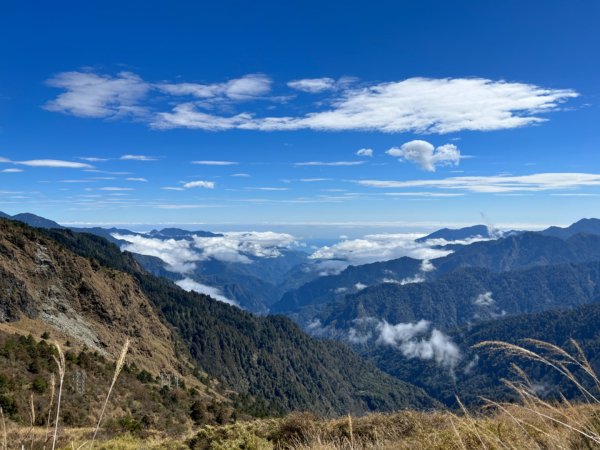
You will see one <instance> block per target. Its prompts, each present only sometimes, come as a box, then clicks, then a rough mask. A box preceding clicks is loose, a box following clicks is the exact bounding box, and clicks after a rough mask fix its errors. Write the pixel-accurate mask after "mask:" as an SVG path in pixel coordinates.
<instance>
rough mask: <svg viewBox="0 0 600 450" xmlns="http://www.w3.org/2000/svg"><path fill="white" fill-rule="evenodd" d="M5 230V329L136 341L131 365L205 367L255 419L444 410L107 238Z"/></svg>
mask: <svg viewBox="0 0 600 450" xmlns="http://www.w3.org/2000/svg"><path fill="white" fill-rule="evenodd" d="M0 227H1V228H0V233H1V238H2V243H3V245H2V247H1V251H0V264H1V265H0V268H2V270H3V271H4V272H3V276H2V277H0V280H1V282H2V283H3V285H4V292H5V296H4V297H3V299H2V303H1V304H2V308H3V310H2V311H4V312H3V316H2V322H3V324H1V326H2V327H3V329H5V330H6V331H9V332H21V333H28V332H32V331H36V333H37V334H39V331H40V330H43V329H44V327H46V328H48V329H49V330H50V331H51V333H52V334H53V335H55V333H62V334H61V336H62V338H63V339H64V340H67V339H71V340H73V341H74V342H76V344H77V345H80V346H82V345H86V346H87V347H89V348H93V349H95V350H96V351H97V352H98V353H99V354H102V352H105V353H106V356H109V355H110V354H112V355H114V352H115V351H116V350H113V351H112V352H108V350H107V349H113V348H115V347H116V348H117V349H118V348H119V345H117V343H121V342H123V341H124V340H125V338H127V337H130V338H131V340H132V345H131V348H132V350H131V353H132V355H133V356H134V359H133V361H134V362H136V363H137V364H138V365H139V366H140V367H143V368H146V369H147V370H148V371H149V372H150V373H151V375H153V376H158V375H159V372H160V371H163V369H169V368H172V369H173V371H175V369H178V370H180V371H181V372H185V373H184V375H185V374H187V375H189V374H190V373H191V372H193V371H194V367H193V365H197V369H199V370H198V371H197V375H198V376H196V377H192V378H195V382H196V383H199V382H200V381H204V378H203V375H202V374H203V373H206V374H208V376H209V377H210V378H212V379H215V380H217V382H218V384H219V383H220V385H221V386H222V388H224V389H228V390H230V391H231V392H233V393H235V395H234V397H235V402H236V405H237V407H238V408H239V409H240V410H242V411H247V412H249V413H251V414H255V415H267V414H268V415H274V414H281V413H284V412H287V411H292V410H310V411H313V412H315V413H320V414H324V415H336V414H342V413H346V412H351V413H364V412H366V411H370V410H385V411H390V410H394V409H397V408H403V407H418V408H427V407H432V406H434V405H435V404H436V403H435V401H433V400H432V399H431V398H429V397H428V396H427V395H426V394H425V393H424V392H423V391H421V390H420V389H418V388H415V387H414V386H411V385H409V384H407V383H404V382H402V381H399V380H397V379H395V378H393V377H391V376H388V375H385V374H383V373H382V372H380V371H379V370H378V369H376V368H375V367H374V366H373V365H371V364H370V363H367V362H365V361H364V360H363V359H361V358H360V357H359V356H357V355H356V354H355V353H354V352H353V351H351V350H350V349H349V348H347V347H346V346H344V345H342V344H338V343H332V342H326V341H318V340H315V339H312V338H310V337H308V336H307V335H306V334H305V333H303V332H302V331H301V330H300V329H299V328H298V327H297V326H296V325H294V324H293V323H292V322H291V321H290V320H288V319H285V318H282V317H267V318H259V317H255V316H252V315H251V314H248V313H246V312H244V311H241V310H240V309H238V308H236V307H233V306H230V305H227V304H224V303H221V302H217V301H215V300H212V299H211V298H209V297H207V296H205V295H201V294H196V293H188V292H185V291H183V290H182V289H180V288H178V287H177V286H175V285H174V284H173V283H172V282H170V281H168V280H164V279H159V278H156V277H154V276H151V275H149V274H147V273H146V272H145V271H144V270H142V269H141V268H140V267H139V265H138V264H137V263H136V262H135V260H134V259H133V257H132V256H131V255H129V254H123V253H121V251H120V250H119V249H118V247H116V246H115V245H113V244H110V243H109V242H108V241H106V240H104V239H103V238H99V237H97V236H92V235H87V234H80V233H74V232H72V231H69V230H47V231H44V230H37V229H32V228H29V227H27V226H26V225H23V224H20V223H17V222H12V221H6V220H2V221H0ZM7 294H8V295H7ZM155 330H156V331H155ZM36 333H34V334H36ZM161 336H162V338H161ZM159 344H160V345H159ZM149 346H152V347H149ZM154 346H157V348H154ZM161 352H162V353H161ZM136 355H137V356H136ZM136 358H137V359H136ZM169 358H171V359H169ZM157 360H158V362H157ZM169 361H172V362H170V365H168V363H169ZM187 361H189V363H188V362H187ZM179 366H181V367H179ZM184 369H185V370H184ZM194 373H196V372H194ZM198 377H199V378H198ZM190 382H191V381H190ZM238 394H239V395H238Z"/></svg>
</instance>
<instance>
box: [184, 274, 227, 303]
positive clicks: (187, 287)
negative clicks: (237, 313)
mask: <svg viewBox="0 0 600 450" xmlns="http://www.w3.org/2000/svg"><path fill="white" fill-rule="evenodd" d="M175 284H176V285H177V286H179V287H180V288H181V289H183V290H184V291H188V292H190V291H193V292H198V293H200V294H206V295H208V296H210V297H212V298H214V299H215V300H219V301H220V302H223V303H228V304H230V305H234V306H238V307H239V305H238V303H237V302H236V301H235V300H232V299H230V298H227V297H225V296H224V295H223V293H222V292H221V290H220V289H218V288H216V287H212V286H207V285H205V284H202V283H198V282H197V281H194V280H192V279H191V278H184V279H182V280H179V281H176V282H175Z"/></svg>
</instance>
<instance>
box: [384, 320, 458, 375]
mask: <svg viewBox="0 0 600 450" xmlns="http://www.w3.org/2000/svg"><path fill="white" fill-rule="evenodd" d="M430 328H431V323H430V322H428V321H426V320H420V321H419V322H415V323H399V324H397V325H391V324H389V323H387V322H386V321H385V320H384V321H382V322H380V323H379V324H378V326H377V331H378V332H379V336H378V338H377V343H379V344H383V345H390V346H393V347H395V348H397V349H398V350H400V351H401V352H402V354H403V355H404V356H406V357H407V358H418V359H423V360H434V361H435V362H436V363H437V364H438V365H440V366H443V367H447V368H449V369H450V370H453V369H454V368H455V367H456V365H457V364H458V362H459V361H460V360H461V357H462V356H461V352H460V349H459V348H458V346H457V345H456V344H455V343H454V342H452V339H451V338H450V337H449V336H447V335H445V334H444V333H442V332H441V331H439V330H438V329H436V328H434V329H433V330H431V334H430V335H429V336H427V335H428V334H429V330H430Z"/></svg>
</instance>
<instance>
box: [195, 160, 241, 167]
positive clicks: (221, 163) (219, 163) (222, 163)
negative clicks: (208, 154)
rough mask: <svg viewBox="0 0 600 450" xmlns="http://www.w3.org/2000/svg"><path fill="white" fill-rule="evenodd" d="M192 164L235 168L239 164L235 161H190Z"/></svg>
mask: <svg viewBox="0 0 600 450" xmlns="http://www.w3.org/2000/svg"><path fill="white" fill-rule="evenodd" d="M192 164H197V165H200V166H235V165H237V164H239V163H238V162H236V161H212V160H209V161H192Z"/></svg>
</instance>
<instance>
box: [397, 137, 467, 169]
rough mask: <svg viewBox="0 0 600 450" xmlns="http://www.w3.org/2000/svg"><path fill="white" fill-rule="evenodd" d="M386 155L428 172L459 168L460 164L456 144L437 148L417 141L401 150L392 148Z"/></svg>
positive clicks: (408, 143)
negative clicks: (443, 168)
mask: <svg viewBox="0 0 600 450" xmlns="http://www.w3.org/2000/svg"><path fill="white" fill-rule="evenodd" d="M386 153H387V154H388V155H390V156H394V157H397V158H400V160H404V161H408V162H411V163H414V164H417V165H418V166H419V167H421V169H423V170H426V171H428V172H435V168H436V166H457V165H458V164H459V163H460V150H459V149H458V147H456V145H454V144H446V145H441V146H439V147H437V148H435V147H434V146H433V145H431V144H430V143H429V142H427V141H421V140H415V141H410V142H406V143H405V144H402V146H401V147H400V148H397V147H393V148H390V149H389V150H388V151H386Z"/></svg>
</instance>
